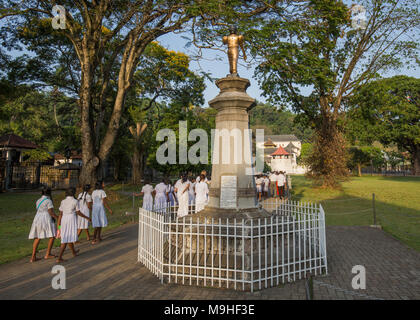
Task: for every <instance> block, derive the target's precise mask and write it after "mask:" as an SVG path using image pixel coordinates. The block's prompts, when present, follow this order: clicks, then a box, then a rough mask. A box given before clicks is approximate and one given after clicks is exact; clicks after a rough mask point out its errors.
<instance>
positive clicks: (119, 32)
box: [0, 0, 241, 183]
mask: <svg viewBox="0 0 420 320" xmlns="http://www.w3.org/2000/svg"><path fill="white" fill-rule="evenodd" d="M1 4H2V6H1V7H0V18H3V19H7V23H4V24H3V26H2V30H1V31H2V37H3V38H4V39H5V41H6V42H7V44H8V46H9V47H14V48H15V49H21V47H19V46H22V44H23V45H24V46H26V48H27V49H28V48H29V49H32V50H33V51H34V52H36V53H37V55H43V56H44V57H45V59H44V60H47V59H48V57H47V56H51V55H52V53H51V52H54V53H55V54H57V55H59V57H60V65H66V68H64V70H61V71H62V72H64V71H68V70H70V72H67V75H66V77H60V80H63V79H64V80H67V81H68V84H69V90H75V91H76V92H77V95H78V104H79V108H80V114H81V116H80V121H81V124H80V128H81V141H82V156H83V169H82V172H81V179H80V181H81V183H92V182H93V181H95V180H96V179H97V174H98V172H101V171H100V170H98V168H99V167H100V166H101V165H102V164H103V163H104V162H105V161H106V159H107V157H108V155H109V153H110V151H111V148H112V146H113V144H114V141H115V138H116V136H117V134H118V130H119V127H120V120H121V116H122V114H123V111H124V104H125V99H126V95H127V92H128V90H129V88H130V87H131V85H132V79H133V75H134V72H135V70H136V67H137V64H138V62H139V59H140V57H141V56H142V54H143V53H144V50H145V48H146V47H147V46H148V44H150V43H151V42H152V41H154V40H156V39H157V38H159V37H160V36H162V35H164V34H168V33H171V32H174V31H179V30H183V29H184V28H185V27H186V26H188V24H189V23H192V22H193V24H194V26H196V23H197V22H199V21H208V22H206V23H209V24H213V23H216V21H217V19H218V17H219V16H220V15H221V14H223V15H226V14H229V13H230V14H232V11H233V10H232V7H233V6H235V5H239V6H240V5H241V1H235V0H232V1H230V0H226V1H218V0H207V1H183V0H172V1H166V0H165V1H163V0H154V1H153V0H144V1H134V0H132V1H129V0H125V1H111V0H97V1H84V0H77V1H61V2H60V3H59V4H61V5H63V6H64V8H65V9H66V11H65V17H66V23H65V29H58V30H53V29H52V27H51V19H52V18H53V14H52V7H53V5H55V4H58V3H57V2H56V1H38V0H32V1H31V0H28V1H2V3H1ZM22 33H24V34H26V39H27V40H26V41H27V42H25V41H24V40H22ZM37 44H38V45H40V46H38V45H37ZM42 45H44V46H45V47H44V48H42ZM39 48H42V50H41V51H40V50H39ZM48 48H51V49H52V50H51V51H49V50H47V49H48ZM37 50H38V51H37ZM73 57H75V59H73ZM50 58H51V59H52V61H57V57H54V56H52V57H50ZM35 62H38V60H37V59H35ZM76 62H77V63H76ZM41 71H47V72H46V74H47V75H48V74H51V72H48V71H49V69H48V67H45V66H43V68H41V66H40V72H41ZM56 71H57V70H56ZM58 71H60V70H58ZM56 74H57V73H54V75H56ZM50 78H51V77H50ZM107 113H109V116H108V115H107Z"/></svg>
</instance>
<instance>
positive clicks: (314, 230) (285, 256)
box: [138, 201, 327, 291]
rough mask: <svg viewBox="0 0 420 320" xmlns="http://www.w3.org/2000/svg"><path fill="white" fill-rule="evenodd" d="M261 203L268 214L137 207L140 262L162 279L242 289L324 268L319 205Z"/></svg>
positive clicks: (282, 281) (278, 202) (266, 286)
mask: <svg viewBox="0 0 420 320" xmlns="http://www.w3.org/2000/svg"><path fill="white" fill-rule="evenodd" d="M262 205H263V207H264V208H265V209H266V210H267V211H269V212H270V213H271V215H270V216H269V217H268V218H261V219H228V218H226V219H221V218H220V219H208V218H204V217H201V218H200V217H196V216H194V214H192V215H188V216H186V217H182V218H176V210H177V208H176V207H168V208H166V210H160V211H163V212H152V211H146V210H144V209H140V212H139V245H138V261H140V262H142V263H143V264H144V265H145V266H146V267H147V268H148V269H149V270H150V271H151V272H153V273H154V274H155V275H156V276H158V277H159V278H160V280H161V281H162V282H164V281H167V282H175V283H181V284H186V285H197V286H213V287H225V288H233V289H236V290H244V291H248V290H250V291H254V290H258V289H259V290H260V289H263V288H268V287H272V286H277V285H279V284H280V283H285V282H291V281H295V280H297V279H302V278H305V277H307V275H308V274H314V275H317V274H322V273H327V254H326V242H325V214H324V210H323V209H322V206H321V205H315V204H310V203H301V202H295V201H285V202H280V201H274V202H267V201H266V202H265V203H262ZM193 211H194V208H193V207H192V208H191V213H193Z"/></svg>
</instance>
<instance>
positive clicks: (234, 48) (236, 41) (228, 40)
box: [223, 26, 246, 77]
mask: <svg viewBox="0 0 420 320" xmlns="http://www.w3.org/2000/svg"><path fill="white" fill-rule="evenodd" d="M229 32H230V34H229V35H228V36H224V37H223V44H227V45H228V58H229V71H230V75H231V76H236V77H238V58H239V48H238V47H241V49H242V52H243V54H244V60H245V61H246V54H245V49H244V36H243V35H237V34H236V32H237V29H236V27H235V26H231V27H230V28H229Z"/></svg>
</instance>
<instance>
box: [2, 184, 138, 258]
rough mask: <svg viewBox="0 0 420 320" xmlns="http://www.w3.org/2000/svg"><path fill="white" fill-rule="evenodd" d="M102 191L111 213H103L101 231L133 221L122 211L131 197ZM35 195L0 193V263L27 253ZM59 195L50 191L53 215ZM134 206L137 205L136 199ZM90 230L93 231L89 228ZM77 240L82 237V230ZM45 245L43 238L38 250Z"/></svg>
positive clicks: (29, 246)
mask: <svg viewBox="0 0 420 320" xmlns="http://www.w3.org/2000/svg"><path fill="white" fill-rule="evenodd" d="M106 191H107V195H108V198H109V200H110V206H111V209H112V210H113V214H112V215H110V214H109V213H108V212H107V218H108V227H107V228H105V229H104V231H105V232H106V230H110V229H113V228H116V227H118V226H121V225H123V224H125V223H130V222H132V221H134V219H135V216H127V215H126V214H125V212H126V211H132V197H131V196H129V195H126V196H125V195H120V194H118V193H116V192H112V191H111V190H106ZM39 198H40V193H39V192H30V193H2V194H0V264H2V263H5V262H8V261H12V260H15V259H18V258H21V257H24V256H30V255H31V253H32V241H31V240H28V234H29V230H30V229H31V225H32V220H33V218H34V216H35V213H36V210H35V202H36V200H37V199H39ZM63 198H64V193H63V192H54V193H53V202H54V208H55V213H56V214H58V208H59V206H60V202H61V200H62V199H63ZM136 205H137V206H138V205H139V203H138V198H137V204H136ZM90 233H91V234H92V233H93V229H92V228H90ZM81 239H82V240H85V239H86V235H85V233H84V232H83V233H82V235H81ZM46 244H47V240H42V241H41V243H40V245H39V249H44V248H46ZM59 244H60V241H59V240H56V241H55V243H54V246H56V247H57V246H59Z"/></svg>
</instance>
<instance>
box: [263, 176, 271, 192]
mask: <svg viewBox="0 0 420 320" xmlns="http://www.w3.org/2000/svg"><path fill="white" fill-rule="evenodd" d="M269 184H270V180H269V179H268V178H264V191H265V192H268V187H269Z"/></svg>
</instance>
